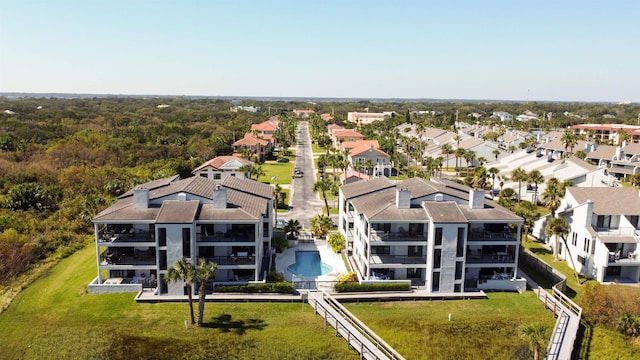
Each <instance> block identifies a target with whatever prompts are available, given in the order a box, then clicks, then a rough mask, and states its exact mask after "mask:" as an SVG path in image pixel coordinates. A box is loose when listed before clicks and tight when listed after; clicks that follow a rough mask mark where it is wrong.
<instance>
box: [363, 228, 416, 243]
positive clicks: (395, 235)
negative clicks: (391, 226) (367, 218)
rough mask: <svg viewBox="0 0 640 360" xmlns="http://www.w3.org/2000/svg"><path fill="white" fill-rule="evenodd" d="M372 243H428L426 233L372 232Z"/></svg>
mask: <svg viewBox="0 0 640 360" xmlns="http://www.w3.org/2000/svg"><path fill="white" fill-rule="evenodd" d="M371 241H427V233H426V232H384V231H376V230H372V231H371Z"/></svg>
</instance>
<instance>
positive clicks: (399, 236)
mask: <svg viewBox="0 0 640 360" xmlns="http://www.w3.org/2000/svg"><path fill="white" fill-rule="evenodd" d="M521 224H522V219H521V218H520V217H518V216H516V215H515V214H513V213H511V212H510V211H508V210H506V209H504V208H502V207H500V206H499V205H497V204H495V203H493V202H492V201H490V200H488V199H485V195H484V191H479V190H473V189H469V188H467V187H464V186H462V185H459V184H455V183H452V182H433V181H428V180H424V179H420V178H412V179H409V180H405V181H402V182H399V183H393V182H391V181H389V180H388V179H386V178H377V179H374V180H370V181H358V182H355V183H352V184H347V185H344V186H342V187H341V189H340V206H339V230H340V232H341V233H342V234H343V235H344V236H345V238H346V240H347V250H348V252H349V258H350V260H351V262H352V264H353V266H354V268H355V270H356V271H357V273H358V276H359V278H361V279H363V280H411V283H412V285H414V286H418V287H421V288H424V289H426V290H427V291H429V292H434V293H435V292H442V293H456V292H463V291H477V290H478V289H499V290H521V289H523V288H524V287H525V286H526V285H525V281H524V280H523V279H517V267H518V252H519V240H518V239H519V238H520V230H521Z"/></svg>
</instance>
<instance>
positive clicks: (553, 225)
mask: <svg viewBox="0 0 640 360" xmlns="http://www.w3.org/2000/svg"><path fill="white" fill-rule="evenodd" d="M544 233H545V234H546V235H547V236H554V237H555V243H554V246H553V258H554V260H555V261H558V260H559V258H558V254H559V249H560V241H559V238H560V237H562V238H565V237H566V236H567V235H568V234H569V223H568V222H567V220H566V219H565V218H560V217H553V218H551V220H549V222H548V223H547V226H546V227H545V229H544Z"/></svg>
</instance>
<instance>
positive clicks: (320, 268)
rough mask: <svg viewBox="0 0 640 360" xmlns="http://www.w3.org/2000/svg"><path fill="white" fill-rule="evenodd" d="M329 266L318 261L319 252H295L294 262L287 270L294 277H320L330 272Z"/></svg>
mask: <svg viewBox="0 0 640 360" xmlns="http://www.w3.org/2000/svg"><path fill="white" fill-rule="evenodd" d="M331 269H332V268H331V266H329V265H327V264H325V263H323V262H322V261H321V260H320V252H319V251H296V262H295V263H293V264H291V265H289V267H287V270H288V271H289V272H290V273H291V274H294V275H302V276H320V275H324V274H328V273H329V272H331Z"/></svg>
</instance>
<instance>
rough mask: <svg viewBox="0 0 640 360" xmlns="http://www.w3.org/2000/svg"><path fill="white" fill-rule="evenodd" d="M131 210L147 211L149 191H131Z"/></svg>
mask: <svg viewBox="0 0 640 360" xmlns="http://www.w3.org/2000/svg"><path fill="white" fill-rule="evenodd" d="M133 208H134V209H147V208H149V189H146V188H142V187H137V188H135V189H133Z"/></svg>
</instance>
